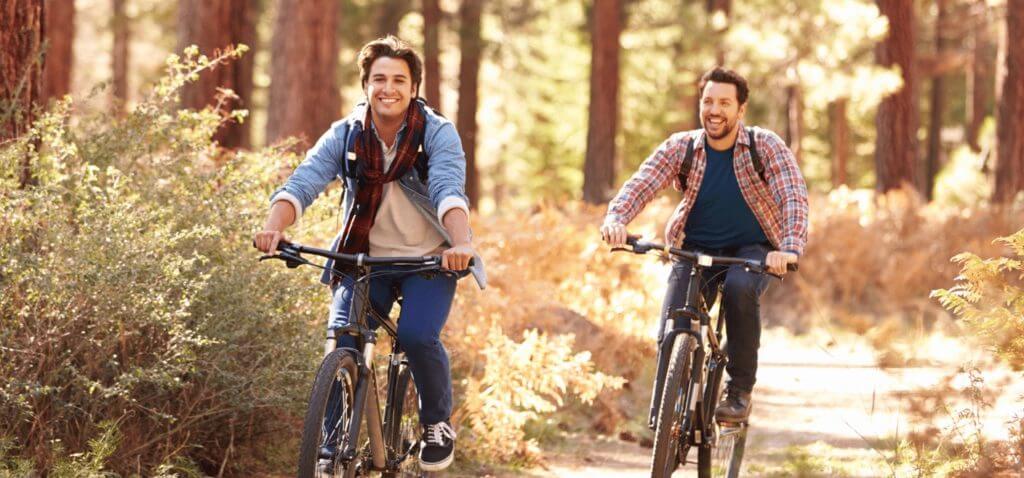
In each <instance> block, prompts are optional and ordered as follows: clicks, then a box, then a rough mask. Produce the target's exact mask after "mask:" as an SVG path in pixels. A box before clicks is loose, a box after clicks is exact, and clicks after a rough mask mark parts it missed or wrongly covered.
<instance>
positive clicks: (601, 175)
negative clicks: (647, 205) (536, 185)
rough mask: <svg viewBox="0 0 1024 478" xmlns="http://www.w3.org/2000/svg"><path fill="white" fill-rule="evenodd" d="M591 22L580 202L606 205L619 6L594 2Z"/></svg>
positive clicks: (611, 170) (615, 108)
mask: <svg viewBox="0 0 1024 478" xmlns="http://www.w3.org/2000/svg"><path fill="white" fill-rule="evenodd" d="M591 14H592V15H593V17H592V18H591V20H590V47H591V51H590V55H591V60H590V110H589V115H588V120H587V154H586V157H585V159H584V162H583V200H584V201H586V202H589V203H592V204H600V203H603V202H606V201H607V200H608V199H609V197H610V195H611V194H612V192H613V191H612V188H614V187H615V185H614V181H615V133H616V132H617V131H618V118H619V50H620V49H621V48H620V47H619V35H620V34H621V33H622V4H621V3H620V1H619V0H595V1H594V6H593V9H592V13H591Z"/></svg>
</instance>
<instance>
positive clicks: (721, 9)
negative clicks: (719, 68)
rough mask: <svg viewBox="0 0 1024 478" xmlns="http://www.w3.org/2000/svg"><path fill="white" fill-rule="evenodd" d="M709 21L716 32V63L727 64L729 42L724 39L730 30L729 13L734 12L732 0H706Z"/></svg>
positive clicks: (712, 29)
mask: <svg viewBox="0 0 1024 478" xmlns="http://www.w3.org/2000/svg"><path fill="white" fill-rule="evenodd" d="M705 1H706V3H705V8H706V9H707V12H708V22H709V23H710V26H711V31H713V32H714V34H715V40H714V45H715V63H716V64H717V65H725V60H726V59H725V52H726V49H727V48H728V43H727V42H725V41H723V40H724V39H725V34H726V32H727V31H728V30H729V14H730V13H732V0H705Z"/></svg>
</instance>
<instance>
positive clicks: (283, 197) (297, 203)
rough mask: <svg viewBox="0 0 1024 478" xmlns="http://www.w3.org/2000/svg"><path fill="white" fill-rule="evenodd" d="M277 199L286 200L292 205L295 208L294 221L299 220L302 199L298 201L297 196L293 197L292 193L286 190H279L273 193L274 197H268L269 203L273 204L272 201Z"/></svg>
mask: <svg viewBox="0 0 1024 478" xmlns="http://www.w3.org/2000/svg"><path fill="white" fill-rule="evenodd" d="M278 201H288V202H289V203H291V205H292V207H294V208H295V222H299V218H300V217H302V212H303V211H302V201H299V198H297V197H295V195H294V194H292V193H290V192H288V191H280V192H278V193H277V194H275V195H274V197H272V198H270V205H271V206H273V205H274V203H276V202H278Z"/></svg>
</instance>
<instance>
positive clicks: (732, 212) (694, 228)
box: [684, 143, 768, 249]
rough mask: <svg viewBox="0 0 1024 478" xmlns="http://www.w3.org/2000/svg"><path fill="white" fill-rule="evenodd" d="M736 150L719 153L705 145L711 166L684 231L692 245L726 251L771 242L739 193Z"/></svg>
mask: <svg viewBox="0 0 1024 478" xmlns="http://www.w3.org/2000/svg"><path fill="white" fill-rule="evenodd" d="M734 149H735V146H733V147H732V148H729V149H728V150H727V151H716V150H715V149H713V148H712V147H711V146H710V145H708V144H707V143H705V145H704V151H705V153H706V155H707V163H708V165H707V169H706V170H705V171H704V179H703V181H701V183H700V191H698V192H697V200H696V202H695V203H694V205H693V209H691V210H690V216H689V217H687V219H686V228H685V229H684V230H685V232H686V242H687V243H689V244H693V245H695V246H699V247H705V248H708V249H723V248H728V247H739V246H746V245H750V244H760V243H764V242H768V237H767V236H765V234H764V230H763V229H761V224H760V223H758V222H757V217H755V216H754V212H753V211H751V210H750V206H748V205H747V201H745V200H744V199H743V193H742V192H740V184H739V182H737V181H736V171H735V169H733V154H732V153H733V150H734Z"/></svg>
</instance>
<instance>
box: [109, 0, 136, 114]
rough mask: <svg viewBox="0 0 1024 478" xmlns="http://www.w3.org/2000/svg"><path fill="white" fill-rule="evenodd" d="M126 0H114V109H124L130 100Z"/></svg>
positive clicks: (128, 29)
mask: <svg viewBox="0 0 1024 478" xmlns="http://www.w3.org/2000/svg"><path fill="white" fill-rule="evenodd" d="M125 3H126V0H113V9H114V19H113V24H112V25H111V28H112V30H113V31H114V52H113V55H111V71H112V72H113V81H112V83H113V95H114V109H115V110H117V111H118V112H119V113H120V112H123V111H124V106H125V104H126V103H127V102H128V94H129V93H128V61H129V58H130V57H129V50H128V44H129V42H130V41H131V30H130V27H131V25H130V23H129V21H128V15H127V13H126V12H125Z"/></svg>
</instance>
